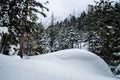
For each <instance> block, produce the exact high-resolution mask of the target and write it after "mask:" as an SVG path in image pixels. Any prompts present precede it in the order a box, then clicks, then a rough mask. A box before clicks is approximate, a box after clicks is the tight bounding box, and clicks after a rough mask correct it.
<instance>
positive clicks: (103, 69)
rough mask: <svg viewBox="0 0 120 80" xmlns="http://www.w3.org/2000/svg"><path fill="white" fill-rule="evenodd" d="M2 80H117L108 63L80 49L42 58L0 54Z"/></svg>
mask: <svg viewBox="0 0 120 80" xmlns="http://www.w3.org/2000/svg"><path fill="white" fill-rule="evenodd" d="M0 80H118V79H116V78H114V77H113V75H112V73H111V72H110V69H109V67H108V66H107V65H106V63H105V62H104V61H103V60H102V59H101V58H99V57H98V56H96V55H95V54H93V53H91V52H88V51H84V50H81V49H69V50H62V51H58V52H54V53H49V54H45V55H40V56H34V57H33V56H32V57H25V58H24V59H20V58H19V57H18V56H13V57H9V56H5V55H2V54H0Z"/></svg>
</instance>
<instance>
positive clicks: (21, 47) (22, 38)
mask: <svg viewBox="0 0 120 80" xmlns="http://www.w3.org/2000/svg"><path fill="white" fill-rule="evenodd" d="M24 40H25V30H24V31H23V32H22V34H21V36H20V51H19V53H18V55H19V56H20V57H21V58H23V54H24V51H25V50H24Z"/></svg>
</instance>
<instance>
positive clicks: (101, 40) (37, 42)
mask: <svg viewBox="0 0 120 80" xmlns="http://www.w3.org/2000/svg"><path fill="white" fill-rule="evenodd" d="M94 3H95V4H94V5H91V4H89V5H88V10H87V11H83V12H82V13H80V15H79V16H77V17H76V16H75V15H71V14H70V15H69V17H67V18H65V19H64V20H61V21H57V22H55V18H54V15H52V16H51V24H50V25H49V26H48V27H47V28H45V27H44V25H43V24H42V22H38V21H37V20H38V19H39V17H38V15H37V14H41V15H42V16H43V17H47V14H45V13H44V11H49V8H47V7H46V5H47V4H49V2H48V1H46V2H45V3H40V2H37V1H36V0H0V29H1V30H2V28H7V32H1V31H0V53H1V54H5V55H9V56H12V55H19V56H20V57H21V58H23V57H24V56H34V55H43V54H47V53H50V52H55V51H59V50H65V49H72V48H79V49H82V48H83V47H86V49H87V50H88V51H90V52H93V53H95V54H96V55H98V56H100V57H101V58H102V59H103V60H104V61H105V62H106V63H107V64H108V65H109V66H110V68H111V71H112V72H113V73H114V74H115V75H118V74H120V71H119V70H118V71H116V70H115V69H116V68H117V66H118V65H119V64H120V2H116V1H110V0H99V1H95V2H94Z"/></svg>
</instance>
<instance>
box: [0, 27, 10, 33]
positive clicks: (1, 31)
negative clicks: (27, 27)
mask: <svg viewBox="0 0 120 80" xmlns="http://www.w3.org/2000/svg"><path fill="white" fill-rule="evenodd" d="M0 33H9V32H8V28H7V27H0Z"/></svg>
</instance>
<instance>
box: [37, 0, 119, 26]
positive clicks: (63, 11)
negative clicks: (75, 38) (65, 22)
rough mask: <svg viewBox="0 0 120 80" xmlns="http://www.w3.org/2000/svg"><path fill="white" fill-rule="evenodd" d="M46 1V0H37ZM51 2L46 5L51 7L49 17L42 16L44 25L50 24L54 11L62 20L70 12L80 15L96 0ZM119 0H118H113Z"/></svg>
mask: <svg viewBox="0 0 120 80" xmlns="http://www.w3.org/2000/svg"><path fill="white" fill-rule="evenodd" d="M37 1H40V2H41V1H43V2H44V1H46V0H37ZM48 1H49V4H48V5H46V7H48V8H49V10H50V11H49V12H46V14H47V18H42V22H43V24H44V25H49V24H50V21H51V15H52V12H53V13H54V17H55V19H56V20H62V19H64V18H66V17H68V16H69V15H70V14H73V15H76V16H78V15H80V13H81V12H82V11H86V10H87V8H88V4H93V3H94V0H48ZM97 1H98V0H97ZM113 1H118V0H113Z"/></svg>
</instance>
